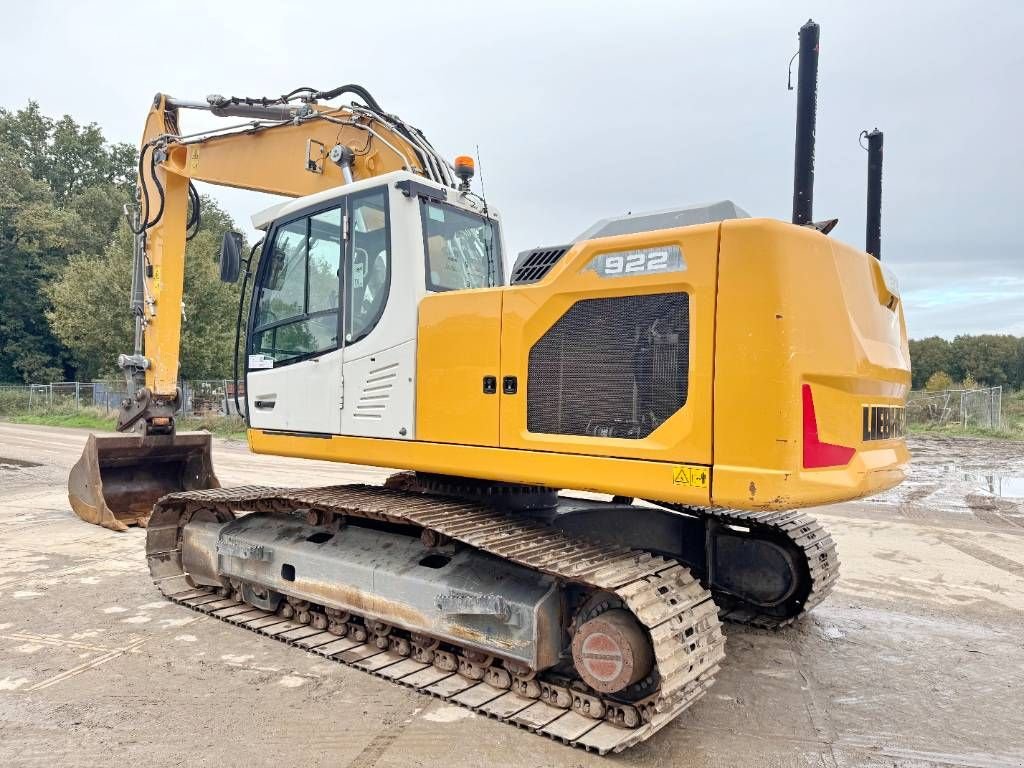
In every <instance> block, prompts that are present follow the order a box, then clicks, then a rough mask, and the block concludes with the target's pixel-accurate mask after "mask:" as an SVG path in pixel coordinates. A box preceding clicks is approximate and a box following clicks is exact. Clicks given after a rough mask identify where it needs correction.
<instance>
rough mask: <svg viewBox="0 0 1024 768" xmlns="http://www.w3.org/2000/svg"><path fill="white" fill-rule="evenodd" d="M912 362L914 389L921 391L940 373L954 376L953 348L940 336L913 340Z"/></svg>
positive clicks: (911, 347) (911, 346)
mask: <svg viewBox="0 0 1024 768" xmlns="http://www.w3.org/2000/svg"><path fill="white" fill-rule="evenodd" d="M910 362H911V370H912V372H913V386H914V389H920V388H921V387H925V386H927V385H926V382H927V381H928V380H929V379H931V377H932V376H933V375H935V374H936V373H937V372H939V371H943V372H944V373H947V374H950V375H952V373H953V347H952V345H951V344H950V343H949V342H948V341H946V340H945V339H943V338H941V337H939V336H930V337H928V338H926V339H920V340H914V339H911V341H910Z"/></svg>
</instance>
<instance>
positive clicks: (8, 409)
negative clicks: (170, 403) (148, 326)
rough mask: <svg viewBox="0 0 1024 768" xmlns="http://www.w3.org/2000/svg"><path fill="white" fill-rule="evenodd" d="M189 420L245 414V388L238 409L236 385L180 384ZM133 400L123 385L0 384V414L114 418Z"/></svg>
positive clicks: (228, 382) (214, 382)
mask: <svg viewBox="0 0 1024 768" xmlns="http://www.w3.org/2000/svg"><path fill="white" fill-rule="evenodd" d="M180 386H181V391H182V397H183V403H182V409H181V413H183V414H184V415H186V416H211V415H214V416H228V415H239V413H241V415H244V414H245V385H244V384H241V383H240V384H239V392H238V407H237V408H236V406H235V383H234V381H232V380H230V379H208V380H201V381H183V382H181V384H180ZM130 396H131V391H130V390H129V388H128V385H127V383H126V382H124V381H89V382H79V381H58V382H51V383H49V384H0V414H3V413H20V412H32V411H74V410H79V409H82V408H89V409H98V410H100V411H103V412H104V413H105V414H114V413H116V412H117V410H118V409H119V408H120V407H121V402H122V401H123V400H125V399H126V398H128V397H130Z"/></svg>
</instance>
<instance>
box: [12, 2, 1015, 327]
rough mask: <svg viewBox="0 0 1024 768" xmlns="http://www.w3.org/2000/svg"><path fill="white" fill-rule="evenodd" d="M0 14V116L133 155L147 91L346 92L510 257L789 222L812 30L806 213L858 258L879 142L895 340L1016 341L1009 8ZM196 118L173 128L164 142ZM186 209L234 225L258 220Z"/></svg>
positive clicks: (254, 5) (690, 6)
mask: <svg viewBox="0 0 1024 768" xmlns="http://www.w3.org/2000/svg"><path fill="white" fill-rule="evenodd" d="M0 14H2V18H3V20H4V25H3V26H4V32H3V35H2V37H3V42H2V44H0V107H3V108H6V109H17V108H20V107H22V106H24V105H25V104H26V103H27V101H28V100H29V99H34V100H36V101H38V102H39V103H40V105H41V107H42V109H43V111H44V113H46V114H49V115H51V116H58V115H61V114H64V113H68V114H71V115H72V116H73V117H74V118H75V119H76V120H78V121H79V122H96V123H98V124H99V125H100V126H101V127H102V129H103V131H104V133H105V135H106V136H107V137H108V139H109V140H111V141H128V142H131V143H135V144H137V143H138V140H139V136H140V135H141V131H142V123H143V120H144V118H145V115H146V111H147V109H148V106H149V103H150V100H151V99H152V96H153V94H154V93H156V92H158V91H161V92H164V93H168V94H171V95H174V96H177V97H179V98H188V99H203V98H205V96H206V95H207V94H210V93H221V94H225V95H239V96H242V95H244V96H262V95H278V94H281V93H284V92H287V91H290V90H292V89H293V88H295V87H298V86H307V85H308V86H313V87H316V88H320V89H324V90H326V89H329V88H332V87H334V86H336V85H341V84H343V83H359V84H361V85H363V86H365V87H366V88H368V89H369V90H370V91H371V93H373V94H374V96H375V97H376V99H377V101H379V102H380V103H381V105H382V106H383V107H384V108H385V109H386V110H388V111H389V112H394V113H397V114H399V115H401V116H402V117H403V118H404V119H405V120H407V121H408V122H410V123H412V124H413V125H416V126H417V127H419V128H420V129H422V130H423V131H424V133H426V135H427V136H428V137H429V138H430V140H431V142H432V143H433V144H434V146H436V147H437V148H438V149H439V150H440V151H441V152H442V153H444V154H445V155H447V156H449V157H454V156H455V155H457V154H476V147H477V146H478V145H479V154H480V160H481V167H480V172H481V173H482V176H483V181H484V184H485V189H486V194H487V198H488V202H489V203H490V204H491V205H492V206H493V207H496V208H498V209H499V210H500V211H501V214H502V217H503V221H504V230H505V240H506V244H507V248H508V251H509V252H510V253H513V254H514V253H517V252H519V251H521V250H525V249H527V248H531V247H534V246H538V245H555V244H561V243H564V242H566V241H567V240H570V239H572V238H573V237H575V236H576V235H577V234H579V233H580V232H582V231H583V230H585V229H586V228H587V227H588V226H589V225H590V224H592V223H593V222H594V221H596V220H597V219H600V218H604V217H607V216H615V215H620V214H624V213H626V212H628V211H632V212H641V211H648V210H657V209H662V208H671V207H677V206H685V205H691V204H696V203H703V202H711V201H716V200H723V199H730V200H733V201H734V202H736V203H737V204H738V205H740V206H741V207H743V208H745V209H746V210H748V211H749V212H750V213H751V214H753V215H755V216H769V217H775V218H781V219H786V220H788V219H789V217H790V211H791V203H792V183H793V140H794V121H795V107H796V98H795V91H787V90H786V71H787V66H788V63H789V60H790V57H791V56H792V55H793V54H794V53H795V52H796V49H797V31H798V29H799V27H800V25H801V24H803V23H804V22H805V21H806V20H807V19H808V18H809V17H813V18H814V20H815V21H817V22H818V23H819V24H820V25H821V56H820V74H819V86H820V92H819V100H818V122H817V153H816V179H815V181H816V184H815V192H814V203H815V207H814V213H815V219H819V220H820V219H825V218H833V217H838V218H839V220H840V224H839V226H838V227H837V228H836V230H834V232H833V236H834V237H836V238H838V239H840V240H843V241H845V242H849V243H852V244H855V245H857V246H859V247H863V246H864V213H865V194H866V165H867V155H866V153H865V152H864V151H863V150H862V149H861V147H860V146H859V145H858V136H859V134H860V132H861V131H862V130H865V129H866V130H870V129H872V128H874V127H878V128H879V129H881V130H882V131H884V133H885V167H884V186H883V193H882V199H883V214H882V252H883V253H882V256H883V260H884V261H885V262H886V263H887V264H888V266H889V267H890V268H892V269H893V270H894V271H895V272H896V274H897V275H898V277H899V280H900V286H901V289H902V295H903V301H904V306H905V310H906V315H907V323H908V328H909V331H910V335H911V336H912V337H914V338H920V337H924V336H929V335H935V334H937V335H942V336H946V337H952V336H954V335H956V334H958V333H1014V334H1018V335H1024V247H1022V245H1021V243H1022V241H1024V216H1022V215H1021V213H1020V208H1021V206H1022V203H1024V195H1022V194H1021V183H1022V179H1024V140H1022V132H1024V100H1022V99H1021V98H1020V94H1021V84H1022V81H1024V46H1022V45H1021V44H1020V40H1021V36H1022V33H1024V3H1019V2H1010V1H1007V2H998V1H993V2H987V3H984V4H981V3H970V2H945V1H943V0H932V1H931V2H894V1H893V0H889V1H888V2H886V1H884V0H883V1H879V0H857V2H818V3H810V2H777V3H756V2H752V3H735V2H716V3H707V2H681V1H680V0H675V1H671V0H669V1H666V2H656V1H654V0H651V2H645V1H644V0H635V2H632V3H630V4H628V6H626V5H623V4H622V3H620V2H614V3H612V2H596V1H595V0H591V1H590V2H576V3H568V2H567V3H560V2H530V1H528V0H518V1H517V2H514V3H498V2H482V1H481V0H477V1H476V2H464V3H462V2H448V1H447V0H431V2H409V3H402V2H393V3H373V2H370V3H354V2H349V3H331V4H325V3H305V2H288V3H282V2H279V1H275V2H264V0H248V1H247V2H216V3H206V4H205V5H204V4H198V3H196V4H188V5H177V6H175V5H167V4H159V5H158V4H155V3H146V2H143V1H142V0H134V2H119V1H118V0H112V1H111V2H105V3H99V2H90V1H89V0H79V1H78V2H68V3H57V2H47V1H46V0H36V2H32V3H27V2H22V1H21V0H0ZM795 68H796V65H795V63H794V83H795ZM214 120H215V119H213V118H209V117H207V116H204V115H202V114H196V113H187V114H183V116H182V128H183V130H186V131H191V130H196V129H200V128H205V127H208V126H210V125H212V124H213V122H211V121H214ZM478 183H479V174H478V180H477V184H478ZM477 189H478V191H479V187H477ZM203 191H207V192H210V193H211V194H213V195H214V196H215V197H217V199H218V200H219V201H221V203H222V204H223V206H224V207H225V208H226V209H227V210H228V211H229V212H230V213H231V214H232V215H233V216H234V217H235V219H236V221H238V222H239V223H240V224H247V223H248V220H249V216H250V215H251V214H252V213H254V212H255V211H257V210H259V209H261V208H263V207H265V206H266V205H268V204H269V203H270V202H273V200H272V199H268V198H267V196H263V195H257V194H255V193H249V192H243V191H238V190H227V189H221V188H212V187H211V188H208V189H204V190H203Z"/></svg>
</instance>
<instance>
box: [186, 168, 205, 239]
mask: <svg viewBox="0 0 1024 768" xmlns="http://www.w3.org/2000/svg"><path fill="white" fill-rule="evenodd" d="M188 199H189V202H190V203H192V210H190V211H189V215H188V223H187V224H185V241H186V242H187V241H189V240H191V239H192V238H193V237H195V236H196V235H198V234H199V227H200V225H201V224H202V222H203V218H202V214H201V213H200V201H199V192H198V190H197V189H196V185H195V184H193V183H192V182H191V181H190V182H189V183H188Z"/></svg>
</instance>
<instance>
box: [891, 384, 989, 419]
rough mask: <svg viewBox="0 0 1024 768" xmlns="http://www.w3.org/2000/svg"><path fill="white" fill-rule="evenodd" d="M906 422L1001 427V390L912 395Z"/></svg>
mask: <svg viewBox="0 0 1024 768" xmlns="http://www.w3.org/2000/svg"><path fill="white" fill-rule="evenodd" d="M907 420H908V421H910V422H911V423H916V424H935V425H945V424H959V425H960V426H962V427H988V428H991V429H1001V428H1002V427H1003V388H1002V387H982V388H980V389H944V390H942V391H939V392H912V393H911V394H910V397H909V398H908V400H907Z"/></svg>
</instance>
